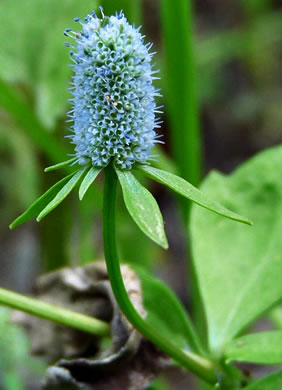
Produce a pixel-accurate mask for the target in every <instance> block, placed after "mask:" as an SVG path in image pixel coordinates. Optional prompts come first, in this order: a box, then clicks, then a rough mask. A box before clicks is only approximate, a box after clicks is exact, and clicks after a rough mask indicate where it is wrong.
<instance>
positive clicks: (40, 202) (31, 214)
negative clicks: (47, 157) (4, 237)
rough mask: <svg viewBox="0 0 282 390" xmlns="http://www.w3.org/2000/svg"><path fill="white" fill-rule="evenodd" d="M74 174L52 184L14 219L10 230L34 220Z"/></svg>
mask: <svg viewBox="0 0 282 390" xmlns="http://www.w3.org/2000/svg"><path fill="white" fill-rule="evenodd" d="M74 174H75V173H71V174H70V175H68V176H66V177H64V178H63V179H62V180H60V181H58V182H57V183H56V184H54V185H53V186H52V187H51V188H49V190H48V191H46V192H45V193H44V194H43V195H42V196H41V197H40V198H39V199H37V200H36V201H35V202H34V203H32V205H31V206H30V207H29V208H28V209H27V210H26V211H25V212H24V213H23V214H21V215H20V216H19V217H18V218H16V219H15V220H14V221H13V222H12V223H11V225H10V229H14V228H15V227H16V226H19V225H21V224H22V223H24V222H26V221H28V220H30V219H32V218H35V217H36V216H37V215H38V214H39V213H40V212H41V211H42V210H43V209H44V208H45V207H46V206H47V205H48V203H49V202H50V201H51V200H52V199H53V198H54V196H55V195H56V194H57V193H58V192H59V191H60V190H61V189H62V188H63V187H64V185H65V184H66V183H67V182H68V181H69V180H70V178H71V177H72V176H73V175H74Z"/></svg>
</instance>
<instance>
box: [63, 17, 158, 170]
mask: <svg viewBox="0 0 282 390" xmlns="http://www.w3.org/2000/svg"><path fill="white" fill-rule="evenodd" d="M102 15H103V14H102ZM76 20H77V21H79V22H80V23H81V26H82V30H81V32H79V33H75V32H72V31H71V30H70V29H67V30H66V31H65V35H67V36H71V37H73V38H74V39H75V41H76V45H75V46H73V48H74V51H71V56H72V58H73V60H74V65H73V69H74V76H73V83H72V84H73V86H72V89H71V90H72V93H73V99H72V102H73V109H72V110H71V111H70V117H71V120H72V121H73V128H72V131H73V135H72V136H71V139H72V142H73V143H74V144H75V152H76V156H77V161H78V163H79V164H81V165H85V164H86V163H88V162H89V161H91V163H92V164H93V166H95V167H105V166H107V165H108V164H109V163H110V161H113V163H114V165H115V166H116V167H117V168H120V169H131V168H132V166H133V165H134V164H135V163H146V162H147V161H148V160H149V159H150V157H151V149H152V147H153V146H154V143H155V142H156V138H157V136H156V133H155V131H154V128H156V127H159V122H158V120H156V118H155V113H156V112H159V111H158V109H157V107H156V103H155V100H154V98H155V96H156V95H158V91H157V90H156V89H155V88H154V86H153V85H152V81H153V74H154V73H156V71H153V70H152V66H151V59H152V55H153V53H149V50H150V48H151V46H152V45H151V44H150V43H149V44H145V43H144V36H142V35H141V34H140V32H139V29H136V28H134V27H133V26H131V25H129V24H128V22H127V20H126V18H125V17H124V15H123V14H122V13H120V14H119V15H116V16H111V17H105V16H104V15H103V18H102V19H100V18H98V17H97V16H96V14H95V13H92V14H91V15H88V16H87V17H86V18H85V20H84V21H80V19H76ZM66 45H67V46H68V45H69V44H68V43H66Z"/></svg>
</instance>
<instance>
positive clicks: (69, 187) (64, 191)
mask: <svg viewBox="0 0 282 390" xmlns="http://www.w3.org/2000/svg"><path fill="white" fill-rule="evenodd" d="M86 169H87V168H86V167H85V168H82V169H80V170H79V171H77V172H76V173H75V174H74V175H73V176H72V177H71V178H70V179H69V180H68V182H67V183H66V184H65V185H64V187H63V188H62V189H61V190H60V191H59V192H58V193H57V195H56V196H55V198H54V199H53V200H51V202H50V203H49V204H48V205H47V206H46V207H45V208H44V209H43V210H42V211H41V213H40V214H39V215H38V217H37V218H36V220H37V222H39V221H41V220H42V219H43V218H44V217H46V215H47V214H49V213H50V212H51V211H52V210H54V208H56V207H57V206H58V205H59V204H60V203H61V202H62V201H63V200H64V199H65V198H66V197H67V196H68V194H69V193H70V192H71V191H72V189H73V188H74V186H75V185H76V184H77V182H78V181H79V180H80V178H81V177H82V175H83V174H84V172H85V170H86Z"/></svg>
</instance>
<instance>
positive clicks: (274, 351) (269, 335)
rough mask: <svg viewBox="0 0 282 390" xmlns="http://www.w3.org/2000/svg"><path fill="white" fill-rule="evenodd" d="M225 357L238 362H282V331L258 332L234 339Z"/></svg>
mask: <svg viewBox="0 0 282 390" xmlns="http://www.w3.org/2000/svg"><path fill="white" fill-rule="evenodd" d="M225 357H226V358H227V359H228V360H231V361H233V360H236V361H238V362H250V363H258V364H282V331H281V330H277V331H270V332H258V333H254V334H248V335H246V336H242V337H239V338H237V339H235V340H232V341H231V342H230V343H229V344H228V345H227V346H226V348H225Z"/></svg>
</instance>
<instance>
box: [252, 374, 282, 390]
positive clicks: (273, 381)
mask: <svg viewBox="0 0 282 390" xmlns="http://www.w3.org/2000/svg"><path fill="white" fill-rule="evenodd" d="M281 388H282V371H280V372H277V373H275V374H272V375H269V376H267V377H265V378H263V379H260V380H258V381H256V382H255V383H253V384H251V385H250V386H248V387H246V388H245V390H278V389H281Z"/></svg>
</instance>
